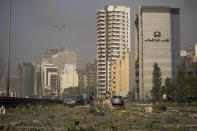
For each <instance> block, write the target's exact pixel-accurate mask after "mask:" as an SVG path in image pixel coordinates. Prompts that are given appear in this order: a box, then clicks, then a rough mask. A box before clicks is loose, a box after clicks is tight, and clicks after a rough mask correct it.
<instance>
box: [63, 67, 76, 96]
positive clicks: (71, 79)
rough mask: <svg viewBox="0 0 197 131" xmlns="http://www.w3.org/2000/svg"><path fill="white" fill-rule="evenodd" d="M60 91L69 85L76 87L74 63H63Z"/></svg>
mask: <svg viewBox="0 0 197 131" xmlns="http://www.w3.org/2000/svg"><path fill="white" fill-rule="evenodd" d="M60 87H61V90H60V93H61V94H62V93H63V91H64V89H66V88H70V87H78V74H77V71H76V65H74V64H64V65H63V67H62V73H61V83H60Z"/></svg>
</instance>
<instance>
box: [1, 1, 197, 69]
mask: <svg viewBox="0 0 197 131" xmlns="http://www.w3.org/2000/svg"><path fill="white" fill-rule="evenodd" d="M105 5H123V6H128V7H130V10H131V50H133V49H134V48H133V47H134V24H133V23H134V17H135V14H136V13H137V8H138V6H142V5H145V6H148V5H151V6H170V7H173V8H180V30H181V32H180V37H181V48H182V49H184V48H185V47H187V46H188V45H191V44H193V43H194V42H196V41H197V37H196V34H197V28H196V26H195V24H196V23H197V17H196V12H197V8H196V5H197V1H196V0H189V1H188V0H80V1H78V0H72V1H71V0H55V1H54V0H39V1H34V0H13V1H12V18H11V23H12V25H11V73H15V72H16V68H17V65H18V63H19V62H21V61H32V60H35V61H36V63H39V62H40V54H41V50H44V49H47V48H60V47H63V48H64V49H65V50H70V51H76V52H77V66H78V68H82V67H83V66H84V65H85V63H86V62H87V61H89V60H91V59H94V58H95V56H96V10H97V9H100V8H103V7H104V6H105ZM8 7H9V2H8V0H1V1H0V19H1V21H0V29H1V31H0V45H1V48H0V53H1V55H2V57H3V59H4V62H6V58H7V30H8ZM53 25H58V26H62V25H66V27H65V28H62V29H60V30H58V29H57V28H55V27H54V26H53Z"/></svg>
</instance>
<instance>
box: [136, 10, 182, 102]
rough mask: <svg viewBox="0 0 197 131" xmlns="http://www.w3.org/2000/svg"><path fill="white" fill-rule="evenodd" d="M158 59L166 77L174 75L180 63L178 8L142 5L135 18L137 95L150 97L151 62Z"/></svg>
mask: <svg viewBox="0 0 197 131" xmlns="http://www.w3.org/2000/svg"><path fill="white" fill-rule="evenodd" d="M154 63H158V65H159V67H160V69H161V71H162V83H164V80H165V78H167V77H170V78H172V79H175V78H176V73H177V66H178V65H179V63H180V20H179V9H178V8H170V7H163V6H142V7H139V9H138V14H137V15H136V19H135V65H136V66H135V68H136V69H135V82H136V84H135V87H136V88H135V91H136V95H137V96H136V99H148V98H152V97H151V89H152V86H153V83H152V78H153V77H152V72H153V64H154Z"/></svg>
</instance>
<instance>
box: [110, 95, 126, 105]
mask: <svg viewBox="0 0 197 131" xmlns="http://www.w3.org/2000/svg"><path fill="white" fill-rule="evenodd" d="M112 105H120V106H124V99H123V98H122V96H113V97H112Z"/></svg>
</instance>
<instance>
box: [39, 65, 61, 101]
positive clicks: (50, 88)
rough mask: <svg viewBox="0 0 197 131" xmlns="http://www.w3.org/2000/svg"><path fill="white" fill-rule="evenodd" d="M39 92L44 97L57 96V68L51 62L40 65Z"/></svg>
mask: <svg viewBox="0 0 197 131" xmlns="http://www.w3.org/2000/svg"><path fill="white" fill-rule="evenodd" d="M41 87H42V90H41V94H42V96H44V97H49V98H51V97H53V96H58V90H59V77H58V69H57V67H55V66H54V65H53V64H45V65H42V68H41Z"/></svg>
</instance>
